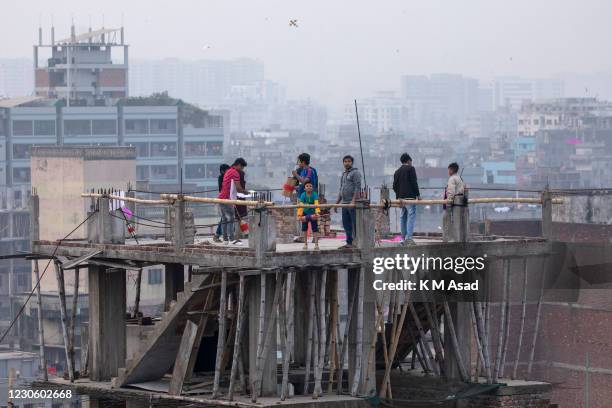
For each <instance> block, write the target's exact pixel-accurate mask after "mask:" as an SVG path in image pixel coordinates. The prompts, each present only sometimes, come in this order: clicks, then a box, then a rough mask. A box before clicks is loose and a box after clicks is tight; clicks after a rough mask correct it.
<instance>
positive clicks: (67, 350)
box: [53, 262, 74, 382]
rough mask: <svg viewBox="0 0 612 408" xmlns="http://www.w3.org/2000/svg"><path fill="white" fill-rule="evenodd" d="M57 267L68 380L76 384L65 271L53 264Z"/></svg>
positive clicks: (56, 273) (57, 264)
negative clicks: (69, 334)
mask: <svg viewBox="0 0 612 408" xmlns="http://www.w3.org/2000/svg"><path fill="white" fill-rule="evenodd" d="M53 264H54V265H55V275H56V277H57V287H58V292H59V300H60V317H61V321H62V337H63V338H64V352H65V353H66V368H67V369H68V378H69V379H70V382H74V372H73V371H72V369H71V367H73V365H72V359H71V353H70V337H69V336H68V322H67V320H68V316H67V312H66V289H65V286H64V270H63V269H62V267H61V266H60V265H59V263H58V262H53Z"/></svg>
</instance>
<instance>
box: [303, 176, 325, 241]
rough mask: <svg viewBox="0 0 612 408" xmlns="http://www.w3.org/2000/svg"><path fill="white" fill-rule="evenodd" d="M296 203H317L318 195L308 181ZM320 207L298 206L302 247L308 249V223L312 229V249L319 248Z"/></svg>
mask: <svg viewBox="0 0 612 408" xmlns="http://www.w3.org/2000/svg"><path fill="white" fill-rule="evenodd" d="M298 203H300V204H306V205H319V195H318V194H317V193H316V191H313V185H312V183H311V182H310V181H307V182H306V183H305V184H304V192H303V193H302V194H300V196H299V197H298ZM320 213H321V209H320V208H319V207H315V208H298V219H299V220H300V221H301V222H302V232H303V233H304V249H308V225H309V224H310V230H311V231H312V242H313V243H314V249H315V250H318V249H319V223H318V219H319V214H320Z"/></svg>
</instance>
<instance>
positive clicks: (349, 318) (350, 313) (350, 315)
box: [337, 287, 357, 395]
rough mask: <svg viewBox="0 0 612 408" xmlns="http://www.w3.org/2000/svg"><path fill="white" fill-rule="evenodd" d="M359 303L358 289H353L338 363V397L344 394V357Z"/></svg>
mask: <svg viewBox="0 0 612 408" xmlns="http://www.w3.org/2000/svg"><path fill="white" fill-rule="evenodd" d="M356 301H357V288H355V287H354V288H353V297H352V298H351V301H350V303H349V305H348V316H347V318H346V325H345V327H344V335H343V336H342V351H341V352H340V363H338V368H339V369H340V373H339V374H338V387H337V393H338V395H340V394H342V389H343V388H344V387H343V384H342V382H343V381H344V380H343V378H344V357H345V355H346V353H347V349H348V336H349V330H350V328H351V324H353V310H354V309H355V302H356Z"/></svg>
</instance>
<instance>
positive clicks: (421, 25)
mask: <svg viewBox="0 0 612 408" xmlns="http://www.w3.org/2000/svg"><path fill="white" fill-rule="evenodd" d="M25 3H26V4H27V5H28V7H23V4H24V3H21V4H20V5H19V6H17V5H15V4H7V5H5V8H6V11H7V12H6V13H5V15H13V16H14V17H15V18H13V19H12V21H20V22H22V21H31V24H19V25H14V24H12V23H11V21H6V22H5V24H3V25H2V26H1V27H0V33H1V34H3V35H5V37H7V38H13V40H12V41H11V42H9V43H7V44H5V47H4V52H3V55H2V56H3V57H5V58H18V57H31V46H32V44H34V43H35V42H36V40H37V27H38V24H39V22H40V23H41V25H42V26H43V35H44V37H47V38H48V36H49V28H50V26H51V20H52V17H51V16H52V15H53V23H54V25H55V27H56V30H57V33H58V34H57V36H58V37H62V36H63V34H67V33H68V32H69V26H70V23H71V20H72V19H74V22H75V24H76V26H77V30H78V31H82V30H83V29H85V30H86V29H87V27H88V26H89V24H90V21H91V25H92V26H94V27H99V26H101V25H102V23H103V21H104V25H105V26H106V27H118V26H120V25H121V24H122V23H123V25H124V26H125V27H126V35H127V38H128V39H129V41H128V42H129V44H130V46H131V47H130V52H131V54H130V55H131V57H132V58H133V59H161V58H167V57H176V58H182V59H188V60H199V59H211V60H217V59H233V58H241V57H246V58H255V59H258V60H260V61H262V62H264V63H265V65H266V76H267V77H268V78H270V79H273V80H275V81H277V82H280V83H281V84H283V85H285V86H286V87H287V90H288V96H289V97H290V98H305V97H311V98H314V99H317V100H320V101H322V102H323V103H325V104H328V105H332V106H336V107H338V106H342V105H343V104H344V103H345V102H347V101H350V100H352V99H355V98H362V97H366V96H369V95H371V94H372V93H373V92H375V91H378V90H390V89H397V88H398V86H399V78H400V76H401V75H404V74H422V73H436V72H447V73H460V74H462V75H466V76H470V77H476V78H479V79H482V80H490V79H493V78H495V77H500V76H521V77H528V78H542V77H544V78H547V77H555V76H564V75H567V73H571V72H574V73H576V74H575V75H574V76H576V77H584V76H585V75H586V76H589V75H590V76H597V75H602V74H605V75H609V76H610V77H612V57H609V56H607V55H605V54H602V53H601V52H600V49H602V47H603V46H604V45H605V44H604V43H603V41H605V38H606V36H605V32H604V31H605V26H606V21H605V17H604V16H605V15H607V14H609V11H611V10H609V9H610V8H611V7H612V5H609V4H605V3H601V2H597V1H590V2H587V3H590V4H585V3H584V2H583V3H580V4H567V5H565V6H564V7H558V5H557V4H556V3H553V2H552V1H543V2H538V4H537V5H533V4H530V3H528V2H526V1H520V2H513V3H512V4H505V5H504V6H503V7H500V6H499V5H491V4H488V3H487V2H484V1H473V2H470V3H469V4H467V5H465V4H462V5H453V4H447V5H444V7H441V5H442V3H441V2H428V3H427V4H419V5H416V4H414V3H409V4H405V2H398V1H388V2H385V3H383V4H381V5H377V12H376V13H372V8H371V7H370V6H366V5H364V4H352V3H351V4H350V5H349V3H347V2H334V4H333V5H329V4H326V5H324V4H323V3H322V2H314V3H313V2H309V4H308V5H305V4H297V3H296V4H287V3H286V2H265V3H264V2H249V3H240V4H238V5H237V4H236V3H235V4H225V3H223V4H221V3H210V4H206V5H203V4H202V3H200V2H195V1H183V2H181V3H180V4H179V5H175V7H174V8H173V9H164V8H161V7H151V5H150V4H147V7H146V8H144V9H143V7H142V6H143V4H144V3H143V2H140V1H135V2H130V3H129V4H124V3H120V2H117V1H110V2H108V3H106V8H105V9H104V10H101V9H99V8H95V7H91V6H84V5H83V4H82V3H77V2H74V1H65V2H62V3H60V4H53V5H50V4H47V3H43V2H41V1H26V2H25ZM606 9H608V10H607V12H606ZM112 10H122V12H119V11H117V12H116V13H112ZM143 10H145V11H143ZM237 11H238V12H237ZM476 11H477V12H476ZM103 16H104V17H103ZM294 19H295V20H297V27H296V26H290V25H289V21H290V20H294ZM174 22H180V24H174ZM499 22H504V23H509V24H498V23H499ZM568 26H569V27H574V29H572V30H567V29H565V28H566V27H568ZM561 27H563V29H561ZM238 28H240V29H238ZM246 32H248V33H249V35H248V36H245V35H244V33H246ZM593 82H594V80H593V79H591V80H589V81H587V80H584V78H583V79H581V80H580V85H582V83H585V84H586V83H593ZM608 82H611V81H608ZM605 87H606V89H605V90H592V93H591V94H588V88H589V86H586V87H584V88H585V92H584V93H587V94H588V96H595V94H596V93H597V92H599V94H600V95H601V96H603V97H610V96H611V95H612V92H610V90H609V88H612V87H611V86H610V85H605ZM574 88H575V90H576V91H578V90H580V89H581V88H582V86H578V85H577V86H575V87H574ZM576 96H578V95H576ZM581 96H585V95H581Z"/></svg>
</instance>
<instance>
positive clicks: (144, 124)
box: [125, 119, 149, 135]
mask: <svg viewBox="0 0 612 408" xmlns="http://www.w3.org/2000/svg"><path fill="white" fill-rule="evenodd" d="M125 134H126V135H148V134H149V120H148V119H126V121H125Z"/></svg>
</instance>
